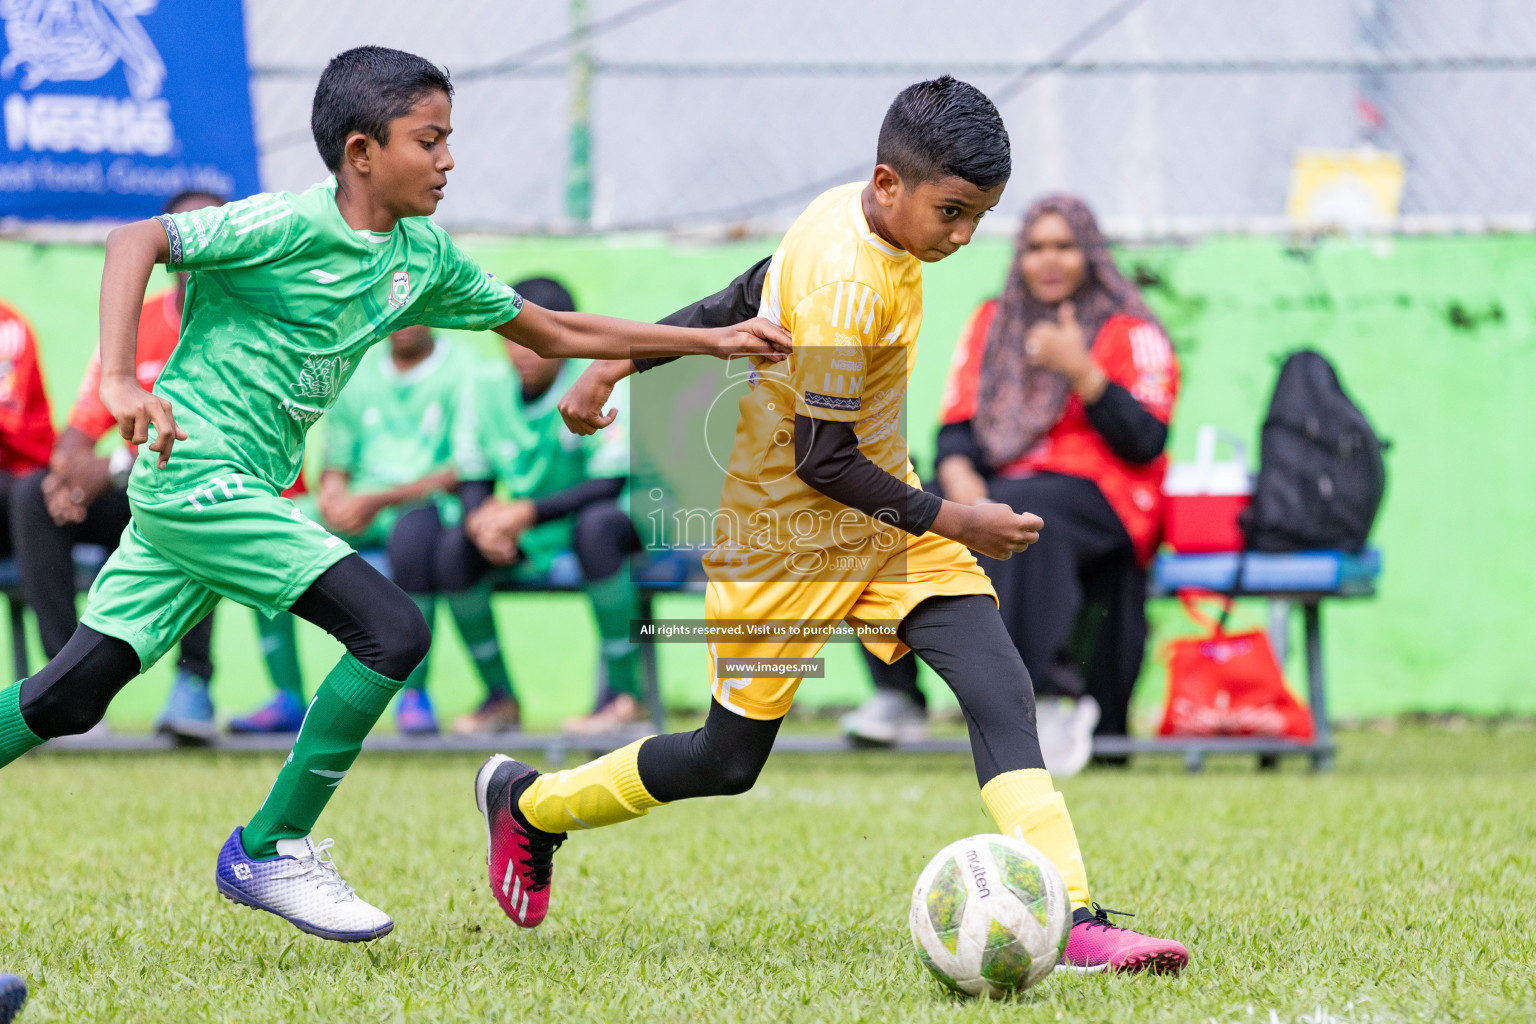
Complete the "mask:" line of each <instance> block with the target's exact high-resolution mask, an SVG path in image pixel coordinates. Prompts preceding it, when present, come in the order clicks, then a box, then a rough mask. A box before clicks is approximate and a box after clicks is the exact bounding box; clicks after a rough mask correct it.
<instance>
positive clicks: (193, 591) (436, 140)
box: [0, 46, 790, 941]
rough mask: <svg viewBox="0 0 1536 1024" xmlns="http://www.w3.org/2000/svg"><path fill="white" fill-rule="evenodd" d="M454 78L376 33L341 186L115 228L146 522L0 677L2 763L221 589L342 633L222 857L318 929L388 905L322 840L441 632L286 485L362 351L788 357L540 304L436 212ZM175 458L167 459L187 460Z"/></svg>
mask: <svg viewBox="0 0 1536 1024" xmlns="http://www.w3.org/2000/svg"><path fill="white" fill-rule="evenodd" d="M452 91H453V90H452V86H451V84H450V83H449V81H448V76H447V74H446V73H445V72H443V71H442V70H441V69H440V68H438V67H437V66H435V65H433V64H431V63H430V62H428V61H425V60H423V59H421V58H420V57H416V56H413V55H412V54H408V53H404V52H402V51H399V50H389V49H385V48H383V47H374V46H368V47H359V48H357V49H353V50H348V51H347V52H345V53H342V54H340V55H338V56H337V57H335V58H334V59H332V61H331V62H330V64H329V65H328V66H327V67H326V69H325V72H324V73H323V74H322V75H321V77H320V82H319V85H318V86H317V87H316V90H315V100H314V108H313V114H312V117H311V127H312V128H313V131H314V136H315V142H316V145H317V146H318V148H319V150H320V155H321V157H322V158H323V159H324V160H325V163H326V166H327V167H329V168H330V169H331V171H332V173H333V177H332V178H330V179H329V180H327V181H325V182H322V183H321V184H318V185H316V186H314V187H313V188H311V189H309V190H308V191H306V192H304V193H302V194H299V195H293V194H289V193H280V194H268V195H258V196H253V197H251V198H249V199H245V200H242V201H240V202H237V203H230V204H228V205H226V206H222V207H217V208H211V209H205V210H196V211H191V212H188V213H178V214H170V215H166V216H163V217H159V218H156V219H154V220H147V221H140V222H138V223H135V224H131V225H128V226H126V227H121V228H117V229H116V230H114V231H113V232H112V233H111V234H110V235H108V237H107V256H106V265H105V267H104V269H103V271H102V287H101V362H102V385H101V397H102V401H103V403H104V404H105V405H106V406H107V408H108V410H109V411H111V413H112V414H113V415H114V416H115V417H116V419H117V422H118V429H119V431H120V432H121V433H122V435H123V437H124V438H125V439H126V440H129V441H132V442H133V443H135V444H139V445H146V446H147V451H141V453H140V457H139V461H138V463H137V465H136V466H135V467H134V471H133V475H132V477H131V480H130V484H129V489H128V497H129V502H130V505H131V507H132V511H133V521H132V523H131V524H130V525H129V527H128V529H127V531H126V532H125V533H124V536H123V541H122V544H121V546H120V547H119V548H118V549H117V551H116V552H115V553H114V554H113V555H112V557H111V558H110V559H109V560H108V561H107V564H106V566H105V568H103V570H102V572H101V574H100V575H99V576H98V577H97V579H96V583H95V586H93V587H92V588H91V594H90V597H89V600H88V602H87V607H86V612H85V616H84V619H83V621H82V624H81V626H80V627H79V629H77V630H76V632H75V634H74V636H72V637H71V638H70V640H69V642H68V643H67V644H65V646H64V649H63V650H62V651H61V652H60V653H59V655H58V657H56V658H54V659H53V660H51V661H50V662H49V663H48V664H47V665H46V666H44V668H43V669H42V670H41V671H39V672H38V673H37V674H36V675H34V676H32V677H31V678H29V679H25V680H23V681H21V682H20V683H19V684H17V685H15V686H12V687H9V688H7V689H5V690H3V691H0V765H5V764H8V763H9V762H11V761H13V760H15V759H16V758H17V757H19V756H20V755H21V754H22V753H24V752H26V751H27V750H29V749H31V748H33V747H35V746H37V745H38V744H40V743H42V742H44V741H45V740H46V739H47V738H49V737H53V736H63V735H69V734H73V733H79V732H83V731H85V730H86V729H89V728H90V727H91V726H92V725H94V724H95V723H96V722H98V721H100V719H101V716H102V714H103V713H104V712H105V711H106V707H107V703H108V702H109V701H110V700H111V699H112V697H113V695H114V694H116V693H117V692H118V691H119V690H120V689H122V687H123V686H125V685H126V684H127V683H128V681H129V680H131V679H132V678H133V677H134V676H135V675H137V674H138V673H139V672H140V671H142V670H144V669H146V668H148V667H149V666H150V665H153V664H154V663H155V662H156V661H157V660H158V659H159V658H160V657H161V655H163V654H164V653H165V652H166V651H167V650H168V649H170V647H172V646H173V645H174V644H175V643H176V642H177V641H178V640H179V639H180V638H181V636H182V634H183V633H185V632H186V631H187V630H188V629H190V628H191V626H192V625H193V624H194V623H196V622H197V621H198V620H199V619H201V618H202V617H203V616H204V615H206V614H207V613H208V610H209V609H210V608H211V607H212V606H213V604H214V602H216V601H217V600H218V599H219V598H220V597H229V598H232V599H233V600H236V601H239V602H241V603H242V604H245V605H247V606H249V607H251V608H254V609H256V610H257V611H259V612H262V613H264V614H267V615H272V614H275V613H277V612H281V611H285V610H289V609H291V610H292V611H293V612H294V614H296V615H299V616H300V617H302V618H304V619H307V620H309V621H310V622H313V623H315V624H316V625H318V626H320V627H321V628H323V629H325V630H326V631H327V632H329V633H331V634H332V635H333V636H335V637H336V638H337V639H338V640H340V641H341V642H342V644H343V645H345V647H346V649H347V653H346V654H345V655H344V656H343V657H342V659H341V661H340V662H339V663H338V664H337V666H336V668H335V669H333V670H332V672H331V673H330V675H328V676H327V677H326V678H325V680H324V682H322V683H321V685H320V687H319V689H318V690H317V691H316V693H315V696H314V698H313V700H311V702H310V704H309V709H308V712H307V713H306V715H305V720H304V725H303V728H302V729H300V731H299V735H298V737H297V739H296V740H295V742H294V746H293V750H292V751H291V752H290V753H289V755H288V758H287V760H286V762H285V763H284V764H283V767H282V769H281V771H280V772H279V773H278V776H277V779H276V781H275V782H274V783H273V785H272V789H271V791H270V792H269V793H268V795H267V798H266V801H265V802H264V803H263V804H262V806H261V808H260V809H259V810H258V811H257V812H256V815H255V817H253V818H252V819H251V821H250V823H249V824H248V825H246V826H244V827H243V828H236V829H235V830H234V832H233V833H231V835H230V837H229V840H228V841H227V842H226V843H225V844H224V847H223V849H222V850H221V851H220V853H219V857H218V866H217V872H216V878H217V882H218V887H219V890H220V891H221V892H222V893H223V894H224V895H225V896H227V897H229V898H230V899H232V900H235V901H237V902H240V903H244V904H246V905H248V906H251V907H255V908H257V909H260V910H266V911H269V912H271V913H274V914H278V915H279V916H281V917H283V918H285V919H287V920H288V921H290V922H292V923H293V924H294V925H296V926H297V927H299V928H300V929H302V930H304V931H307V932H310V933H312V934H315V935H319V936H321V937H322V938H329V939H337V940H342V941H358V940H364V939H371V938H376V937H378V936H380V935H384V934H386V933H387V932H389V931H390V930H391V929H392V928H393V927H394V922H392V921H391V920H390V918H389V917H388V916H387V915H386V914H384V913H383V912H382V911H380V910H379V909H377V908H376V907H373V906H371V905H370V904H368V903H367V902H365V901H364V900H362V899H361V898H359V897H358V896H357V895H356V894H355V893H354V892H353V891H352V889H351V887H350V886H348V885H347V884H346V883H345V882H344V881H342V879H341V877H340V875H339V874H338V873H337V870H336V867H335V865H334V864H333V863H332V861H331V859H330V856H329V854H328V850H329V847H330V845H331V842H330V840H327V841H325V842H323V843H321V844H319V845H318V846H316V845H315V844H313V843H312V842H311V840H310V831H311V830H312V828H313V827H314V824H315V821H316V819H318V818H319V816H320V812H321V811H322V810H323V809H324V807H325V805H326V802H327V801H328V800H329V799H330V795H331V793H332V792H334V791H335V789H336V787H337V786H339V785H340V784H341V782H342V780H343V779H344V778H345V777H346V774H347V772H348V771H349V770H350V769H351V767H352V762H353V761H354V760H355V759H356V757H357V754H358V751H359V749H360V747H361V744H362V741H363V737H364V736H366V735H367V733H368V730H369V729H371V728H372V727H373V724H374V722H375V721H377V720H378V717H379V715H380V714H382V713H383V711H384V709H385V707H386V706H387V705H388V703H389V701H390V699H391V698H392V697H393V696H394V694H395V692H396V691H397V690H399V688H400V687H401V685H402V683H403V682H404V680H405V679H406V677H407V676H408V675H409V674H410V672H411V670H412V669H414V668H415V667H416V665H417V664H419V663H420V661H421V660H422V658H423V657H425V656H426V653H427V648H428V646H429V644H430V642H431V634H430V632H429V631H428V628H427V624H426V622H425V621H424V620H423V619H422V616H421V612H420V611H418V610H417V608H416V605H415V604H414V603H412V601H411V600H410V598H409V597H407V596H406V595H405V594H404V593H403V592H402V591H401V590H400V589H399V588H398V587H396V586H395V585H394V584H392V583H390V582H389V581H388V580H387V579H386V578H385V577H383V576H382V575H380V574H379V573H378V571H377V570H375V569H374V568H372V567H371V566H370V565H368V563H367V562H365V561H364V560H363V559H362V557H361V556H359V555H357V554H356V553H355V552H353V551H352V549H351V548H350V547H348V546H347V544H346V542H344V541H343V540H342V539H341V538H339V537H337V536H335V535H334V534H332V533H331V532H330V531H328V530H326V529H325V528H324V527H323V526H321V525H320V524H319V523H316V522H315V521H313V520H311V519H309V518H307V517H306V516H304V514H303V513H302V512H301V511H300V510H299V508H298V506H296V505H295V504H294V503H293V502H292V501H290V500H288V499H286V498H283V497H280V492H281V491H282V490H283V489H284V488H286V487H287V486H288V485H289V484H290V483H292V482H293V480H294V479H295V478H296V477H297V476H298V473H299V468H300V466H301V465H302V463H303V458H304V435H305V432H306V431H307V430H308V429H309V427H310V426H311V425H312V424H313V423H314V422H315V421H316V420H318V419H319V418H320V417H321V416H322V415H324V413H325V411H326V410H327V409H329V408H330V407H331V406H332V405H333V404H334V403H335V401H336V398H337V396H338V394H339V393H340V391H341V389H342V386H343V385H345V384H346V382H347V380H348V378H349V377H351V375H352V372H353V371H354V370H355V369H356V367H357V363H358V360H359V359H360V358H361V357H362V355H363V353H364V352H365V351H366V350H367V349H368V347H369V346H370V345H373V344H375V343H376V342H378V341H381V340H382V339H384V338H385V337H387V336H388V335H389V334H390V332H392V331H396V330H399V329H400V328H402V327H407V326H410V325H412V324H426V325H429V326H433V327H443V328H463V329H472V330H495V331H497V332H498V333H500V334H502V335H503V336H505V337H507V338H510V339H512V340H514V341H517V342H518V343H519V344H522V345H526V346H527V347H529V348H531V349H533V350H534V351H537V352H540V353H543V354H545V355H552V356H576V357H592V358H623V357H628V356H631V355H633V354H636V353H638V354H640V355H667V354H691V353H709V354H714V355H728V354H733V353H773V354H776V355H782V353H783V352H784V351H787V349H788V347H789V344H790V339H789V336H788V335H787V334H786V333H785V332H784V331H782V330H781V329H779V328H777V327H775V326H773V325H769V324H766V323H764V322H762V321H752V322H749V323H748V324H745V325H742V326H741V327H740V328H718V329H709V330H688V329H684V328H676V327H667V326H660V325H652V324H636V323H631V322H629V321H624V320H617V319H613V318H610V317H600V316H592V315H587V314H576V313H567V314H561V313H552V312H549V311H546V310H543V309H540V308H539V307H538V306H536V305H533V304H531V303H528V304H525V303H524V302H523V300H522V298H521V297H520V296H518V294H517V293H516V292H515V291H514V290H513V289H511V288H509V287H507V286H506V285H504V284H502V283H501V282H500V281H497V280H496V279H495V278H494V277H492V276H490V275H488V274H487V273H485V271H483V270H482V269H480V267H478V266H477V265H476V264H475V262H474V261H473V260H471V259H470V258H469V257H467V256H465V255H464V254H463V253H462V252H461V251H460V250H459V248H458V247H457V246H456V245H454V243H453V242H452V240H451V239H449V237H448V236H447V234H445V233H444V232H443V231H442V229H440V228H438V227H437V226H436V225H434V224H433V223H432V222H431V221H430V220H428V219H427V218H428V216H429V215H430V214H432V213H433V212H434V211H435V210H436V209H437V204H438V201H439V200H441V199H442V196H443V188H444V186H445V185H446V184H447V174H448V171H450V170H452V168H453V157H452V156H451V155H450V154H449V151H448V135H449V132H450V131H451V130H452V128H451V114H452V106H451V99H450V97H451V96H452ZM156 263H169V264H171V265H174V266H178V267H180V268H183V269H186V270H188V271H190V272H191V282H190V284H189V286H188V291H187V300H186V308H185V313H184V319H183V325H182V340H181V343H180V344H179V345H178V346H177V348H176V352H175V354H174V355H173V356H172V357H171V359H170V361H169V363H168V364H167V365H166V367H165V370H164V371H163V372H162V373H161V375H160V378H159V380H158V381H157V382H156V384H155V390H154V393H153V394H151V393H150V392H147V391H145V390H143V388H141V387H140V386H139V384H138V382H137V381H136V380H135V378H134V348H135V345H134V341H135V328H136V325H137V321H138V312H139V307H140V304H141V303H142V301H143V296H144V290H145V286H146V284H147V283H148V281H149V276H150V272H151V270H152V269H153V267H154V265H155V264H156ZM173 456H174V457H173Z"/></svg>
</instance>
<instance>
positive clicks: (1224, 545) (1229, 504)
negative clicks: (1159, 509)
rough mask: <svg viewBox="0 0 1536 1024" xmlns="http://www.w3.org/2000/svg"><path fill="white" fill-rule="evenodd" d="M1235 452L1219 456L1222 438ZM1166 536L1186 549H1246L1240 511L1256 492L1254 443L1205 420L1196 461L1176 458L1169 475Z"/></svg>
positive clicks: (1192, 551) (1170, 542)
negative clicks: (1252, 471)
mask: <svg viewBox="0 0 1536 1024" xmlns="http://www.w3.org/2000/svg"><path fill="white" fill-rule="evenodd" d="M1220 442H1225V443H1226V446H1227V448H1228V449H1229V450H1230V452H1231V454H1230V456H1229V457H1228V458H1227V459H1225V460H1222V461H1217V459H1216V448H1217V445H1218V443H1220ZM1163 496H1164V499H1165V501H1164V505H1163V513H1164V516H1165V519H1164V525H1163V539H1164V540H1166V541H1167V542H1168V545H1169V546H1170V547H1171V548H1173V550H1175V551H1178V552H1182V553H1184V554H1205V553H1209V552H1212V551H1241V550H1242V547H1243V533H1242V530H1240V529H1238V525H1237V515H1238V513H1239V512H1241V511H1242V510H1243V509H1245V508H1247V507H1248V501H1249V499H1250V498H1251V497H1252V496H1253V476H1252V474H1250V473H1249V472H1248V449H1247V446H1246V445H1244V444H1243V442H1242V440H1241V439H1240V438H1238V437H1236V436H1235V435H1233V434H1229V433H1227V432H1226V431H1225V430H1218V429H1216V428H1215V427H1213V426H1209V425H1207V426H1203V427H1201V428H1200V432H1199V433H1198V434H1197V435H1196V436H1195V461H1194V462H1176V463H1174V464H1173V465H1172V466H1169V467H1168V473H1167V476H1165V477H1164V479H1163Z"/></svg>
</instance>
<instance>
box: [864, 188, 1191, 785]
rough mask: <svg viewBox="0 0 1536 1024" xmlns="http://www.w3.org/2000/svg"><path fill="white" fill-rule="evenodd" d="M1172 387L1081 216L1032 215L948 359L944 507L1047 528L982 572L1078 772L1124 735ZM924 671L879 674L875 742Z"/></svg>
mask: <svg viewBox="0 0 1536 1024" xmlns="http://www.w3.org/2000/svg"><path fill="white" fill-rule="evenodd" d="M1178 387H1179V367H1178V362H1177V360H1176V359H1175V358H1174V354H1173V348H1172V346H1171V345H1169V343H1168V339H1167V337H1166V336H1165V335H1164V334H1163V330H1162V328H1161V326H1160V325H1159V324H1158V322H1157V318H1156V317H1154V316H1153V315H1152V312H1151V311H1150V310H1149V309H1148V308H1147V306H1146V304H1145V303H1144V302H1143V301H1142V299H1141V296H1140V295H1139V294H1138V293H1137V292H1136V289H1135V287H1134V286H1133V285H1132V284H1131V283H1130V282H1129V281H1127V280H1126V279H1125V277H1124V276H1123V275H1122V274H1121V273H1120V271H1119V270H1118V269H1117V268H1116V267H1115V264H1114V262H1113V260H1112V259H1111V257H1110V252H1109V246H1108V244H1107V243H1106V242H1105V240H1104V237H1103V235H1102V234H1101V233H1100V232H1099V228H1098V224H1097V223H1096V222H1095V220H1094V217H1093V214H1092V212H1091V211H1090V210H1089V209H1088V206H1087V205H1086V204H1085V203H1083V201H1082V200H1080V199H1076V198H1074V197H1071V196H1061V195H1055V196H1047V197H1045V198H1043V199H1041V200H1039V201H1038V202H1036V203H1035V204H1034V205H1033V206H1031V207H1030V209H1029V211H1028V213H1026V215H1025V217H1024V225H1023V229H1022V230H1021V231H1020V234H1019V243H1018V250H1017V252H1016V254H1015V257H1014V261H1013V265H1012V267H1011V268H1010V271H1009V275H1008V281H1007V285H1006V287H1005V289H1004V292H1003V297H1002V299H1001V300H996V299H992V300H988V301H987V302H984V303H983V304H982V305H981V307H980V308H979V309H978V310H977V311H976V313H975V314H974V316H972V318H971V322H970V324H969V325H968V326H967V327H966V330H965V333H964V336H963V337H962V338H961V341H960V345H959V348H958V349H957V350H956V352H955V357H954V363H953V365H952V368H951V373H950V379H949V386H948V389H947V392H946V394H945V396H944V402H943V409H942V412H941V419H942V422H943V427H942V428H941V429H940V431H939V438H938V445H937V454H936V458H935V462H936V468H937V475H938V487H939V489H940V490H941V491H942V493H943V494H944V496H945V497H946V498H949V499H950V500H952V501H960V502H965V503H967V504H974V503H976V502H980V501H1000V502H1004V503H1006V504H1008V505H1010V506H1011V507H1013V508H1014V509H1015V510H1017V511H1020V512H1024V511H1029V512H1033V513H1035V514H1036V515H1039V516H1041V517H1042V518H1043V519H1044V520H1045V529H1044V530H1042V531H1041V534H1040V540H1039V542H1038V543H1036V544H1035V545H1034V546H1033V547H1031V548H1030V549H1029V551H1027V552H1025V553H1024V554H1022V555H1018V556H1015V557H1014V558H1012V559H1009V560H1008V561H1006V562H999V561H995V560H992V559H988V558H982V559H981V564H982V566H983V567H984V568H985V569H986V572H987V575H988V576H989V577H991V579H992V583H993V585H994V586H995V587H996V588H997V596H998V602H999V604H1000V605H1001V608H1002V613H1003V620H1004V622H1006V623H1007V625H1008V630H1009V632H1010V634H1011V635H1012V637H1013V641H1014V643H1015V644H1017V645H1018V648H1019V652H1020V654H1021V655H1022V656H1023V658H1024V663H1025V665H1026V666H1027V667H1028V668H1029V674H1030V676H1031V678H1032V679H1033V680H1034V685H1035V693H1036V696H1037V701H1038V705H1039V720H1040V721H1039V724H1040V734H1041V743H1042V747H1043V748H1044V749H1046V751H1047V753H1048V754H1054V755H1055V757H1056V759H1057V762H1058V764H1061V763H1065V764H1067V765H1069V766H1071V767H1070V770H1071V771H1075V770H1077V769H1080V768H1081V767H1082V765H1083V764H1084V763H1086V761H1087V760H1088V757H1089V755H1090V753H1091V748H1092V733H1093V732H1094V730H1095V725H1097V731H1098V733H1100V734H1109V735H1123V734H1124V733H1125V731H1126V724H1127V722H1126V719H1127V714H1128V709H1129V706H1130V697H1131V689H1132V687H1133V685H1134V684H1135V682H1136V678H1137V676H1138V675H1139V674H1140V672H1141V663H1142V658H1143V654H1144V651H1145V647H1146V638H1147V620H1146V612H1145V599H1146V591H1147V577H1146V567H1147V564H1148V563H1149V561H1150V560H1151V558H1152V554H1153V552H1154V551H1155V550H1156V548H1157V545H1158V542H1159V540H1160V538H1161V533H1162V497H1161V493H1162V481H1163V473H1164V469H1165V465H1166V461H1167V460H1166V457H1165V456H1164V454H1163V448H1164V445H1165V444H1166V442H1167V438H1168V426H1167V424H1168V421H1169V419H1170V417H1171V416H1172V413H1173V403H1174V399H1175V397H1176V395H1177V393H1178ZM1085 610H1088V611H1089V612H1090V614H1089V615H1087V616H1086V617H1083V616H1082V613H1083V612H1084V611H1085ZM916 671H917V669H916V664H915V662H913V661H912V659H911V658H906V659H903V661H901V662H898V663H897V664H896V665H894V666H890V667H888V668H887V667H885V666H881V671H880V672H879V674H878V675H877V685H880V687H881V689H882V691H883V693H882V694H879V695H877V698H876V699H875V700H872V701H871V702H869V703H868V704H867V705H866V706H865V707H864V708H861V709H860V711H861V712H865V713H866V714H865V717H868V718H870V719H871V720H872V721H873V722H874V723H875V724H874V726H873V728H874V729H875V730H877V731H879V730H881V729H882V728H884V729H885V730H886V731H890V728H891V727H890V720H896V719H900V721H898V722H897V726H898V727H899V726H900V724H901V721H904V722H907V723H910V722H911V721H912V719H913V715H912V711H913V707H914V705H913V704H912V703H911V702H912V701H913V700H914V698H915V695H917V686H916ZM903 694H905V695H906V696H905V697H903V696H902V695H903ZM904 702H906V703H904ZM859 717H860V715H859V714H858V713H856V714H855V715H853V716H850V721H849V723H848V724H849V725H850V727H851V728H850V731H852V732H854V733H856V734H857V733H858V731H859V729H860V728H861V726H862V724H863V723H861V722H860V721H859V720H858V719H859ZM882 723H884V725H882ZM887 742H889V741H888V740H887ZM1056 770H1057V768H1056V767H1054V766H1053V767H1052V771H1053V772H1054V771H1056Z"/></svg>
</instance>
